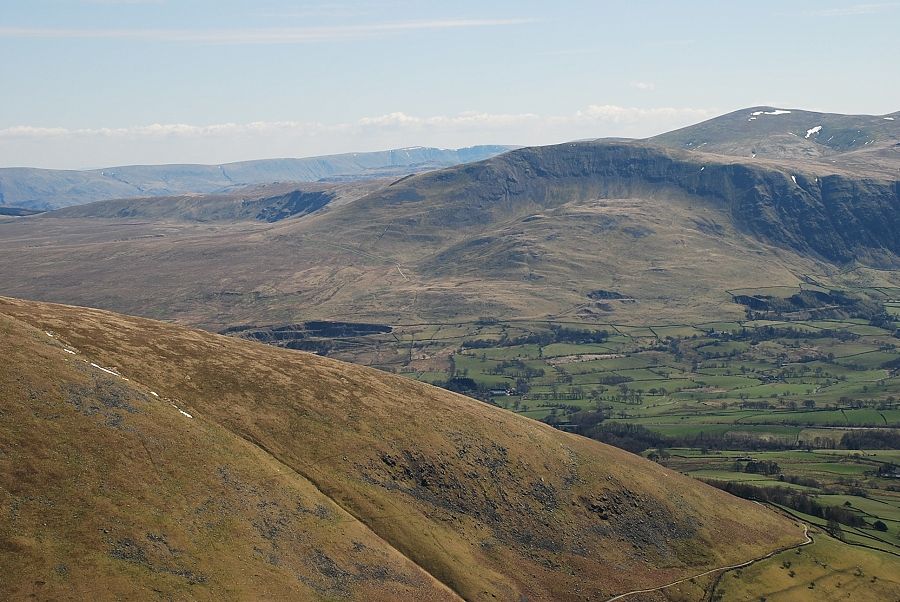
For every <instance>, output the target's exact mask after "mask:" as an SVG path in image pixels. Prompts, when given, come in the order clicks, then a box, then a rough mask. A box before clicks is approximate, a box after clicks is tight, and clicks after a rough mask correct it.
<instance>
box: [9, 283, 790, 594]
mask: <svg viewBox="0 0 900 602" xmlns="http://www.w3.org/2000/svg"><path fill="white" fill-rule="evenodd" d="M0 345H2V349H3V350H4V353H3V362H2V363H0V399H2V406H0V412H2V418H3V419H2V421H0V506H2V512H0V552H2V553H0V574H2V575H4V578H3V579H2V580H0V598H4V599H18V598H24V597H27V596H29V595H34V596H36V597H38V598H40V599H66V598H69V599H85V598H87V597H89V598H93V599H115V598H121V599H137V598H141V599H154V598H159V599H187V598H192V599H210V600H212V599H215V600H225V599H370V600H392V599H417V600H441V599H445V600H453V599H459V598H464V599H468V600H513V601H519V600H526V599H527V600H602V599H606V598H608V597H610V596H612V595H614V594H616V593H619V592H623V591H628V590H632V589H637V588H642V587H653V586H655V585H660V584H663V583H667V582H669V581H672V580H674V579H676V578H680V577H683V576H689V575H692V574H696V573H699V572H701V571H703V570H705V569H707V568H712V567H715V566H719V565H723V564H729V563H733V562H739V561H742V560H746V559H749V558H752V557H754V556H757V555H760V554H762V553H765V552H767V551H769V550H772V549H774V548H776V547H779V546H782V545H790V544H793V543H797V542H799V541H800V540H802V534H801V532H800V529H799V528H798V527H797V526H796V525H795V524H793V523H791V522H789V521H787V520H786V519H784V518H782V517H780V516H778V515H776V514H774V513H772V512H770V511H768V510H766V509H765V508H763V507H761V506H758V505H756V504H753V503H750V502H747V501H743V500H739V499H736V498H732V497H730V496H727V495H725V494H724V493H722V492H719V491H717V490H714V489H712V488H709V487H707V486H705V485H703V484H701V483H698V482H696V481H693V480H691V479H688V478H686V477H683V476H681V475H679V474H677V473H674V472H672V471H669V470H666V469H664V468H662V467H660V466H658V465H656V464H653V463H650V462H648V461H646V460H643V459H641V458H639V457H637V456H633V455H631V454H628V453H626V452H623V451H621V450H617V449H614V448H611V447H607V446H604V445H602V444H600V443H597V442H594V441H590V440H587V439H583V438H580V437H577V436H574V435H569V434H566V433H562V432H559V431H556V430H554V429H552V428H550V427H548V426H546V425H542V424H539V423H536V422H533V421H530V420H528V419H525V418H522V417H519V416H515V415H513V414H510V413H507V412H505V411H502V410H499V409H497V408H494V407H491V406H487V405H484V404H481V403H479V402H476V401H474V400H471V399H468V398H464V397H460V396H456V395H454V394H452V393H449V392H446V391H441V390H437V389H434V388H431V387H429V386H427V385H423V384H421V383H416V382H413V381H409V380H405V379H400V378H396V377H393V376H390V375H387V374H383V373H380V372H377V371H374V370H371V369H366V368H362V367H358V366H351V365H347V364H343V363H340V362H335V361H331V360H327V359H323V358H319V357H316V356H312V355H307V354H303V353H299V352H292V351H285V350H280V349H275V348H272V347H267V346H264V345H258V344H252V343H247V342H245V341H239V340H234V339H229V338H225V337H220V336H216V335H211V334H207V333H203V332H199V331H192V330H187V329H183V328H181V327H176V326H172V325H169V324H164V323H160V322H153V321H149V320H144V319H138V318H129V317H124V316H120V315H116V314H112V313H108V312H102V311H98V310H89V309H84V308H75V307H66V306H56V305H48V304H39V303H34V302H25V301H18V300H13V299H9V298H0ZM663 595H664V594H653V596H659V599H663V598H662V597H661V596H663ZM649 599H654V598H653V597H652V596H651V597H650V598H649Z"/></svg>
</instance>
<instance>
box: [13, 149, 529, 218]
mask: <svg viewBox="0 0 900 602" xmlns="http://www.w3.org/2000/svg"><path fill="white" fill-rule="evenodd" d="M512 148H515V147H512V146H499V145H490V146H473V147H468V148H461V149H455V150H453V149H440V148H426V147H412V148H402V149H396V150H388V151H381V152H370V153H345V154H341V155H327V156H322V157H308V158H302V159H261V160H257V161H241V162H237V163H226V164H222V165H193V164H184V165H181V164H174V165H129V166H121V167H107V168H103V169H92V170H84V171H75V170H58V169H35V168H29V167H9V168H0V207H4V206H5V207H20V208H25V209H44V210H45V209H58V208H60V207H68V206H71V205H80V204H83V203H90V202H93V201H100V200H106V199H117V198H126V197H150V196H171V195H179V194H184V193H189V192H190V193H210V192H222V191H227V190H230V189H234V188H236V187H242V186H247V185H252V184H269V183H272V182H316V181H320V180H326V181H346V180H358V179H364V178H377V177H385V176H398V175H406V174H409V173H415V172H420V171H427V170H431V169H438V168H441V167H449V166H453V165H458V164H459V163H467V162H470V161H479V160H481V159H486V158H488V157H492V156H494V155H497V154H499V153H502V152H505V151H508V150H510V149H512Z"/></svg>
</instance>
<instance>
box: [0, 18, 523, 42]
mask: <svg viewBox="0 0 900 602" xmlns="http://www.w3.org/2000/svg"><path fill="white" fill-rule="evenodd" d="M533 22H534V20H533V19H438V20H431V21H400V22H394V23H372V24H367V25H337V26H322V27H269V28H258V29H63V28H45V27H0V38H32V39H126V40H145V41H157V42H198V43H206V44H302V43H311V42H325V41H332V40H348V39H357V38H366V37H379V36H386V35H391V34H399V33H404V32H413V31H438V30H450V29H470V28H481V27H503V26H511V25H524V24H527V23H533Z"/></svg>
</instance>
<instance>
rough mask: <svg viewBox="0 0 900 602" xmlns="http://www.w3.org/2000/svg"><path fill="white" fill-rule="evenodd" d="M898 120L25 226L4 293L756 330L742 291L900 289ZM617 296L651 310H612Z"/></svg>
mask: <svg viewBox="0 0 900 602" xmlns="http://www.w3.org/2000/svg"><path fill="white" fill-rule="evenodd" d="M891 117H892V116H890V115H888V116H878V117H864V116H844V115H824V114H820V113H809V112H803V111H797V110H793V109H778V108H775V107H753V108H749V109H745V110H743V111H738V112H736V113H732V114H729V115H725V116H722V117H719V118H717V119H713V120H711V121H707V122H704V123H701V124H698V125H696V126H692V127H691V128H685V129H682V130H678V131H676V132H672V133H670V134H665V135H663V136H659V137H657V138H653V139H650V140H641V141H637V140H630V141H629V140H626V141H621V140H620V141H609V140H597V141H587V142H573V143H566V144H560V145H554V146H544V147H530V148H522V149H517V150H513V151H510V152H507V153H504V154H501V155H499V156H494V157H491V158H489V159H486V160H483V161H477V162H472V163H466V164H462V165H456V166H453V167H448V168H444V169H440V170H434V171H430V172H428V173H421V174H416V175H412V176H409V177H401V178H397V177H393V178H387V179H369V180H367V181H365V182H357V183H333V182H331V183H322V182H319V183H315V184H304V185H290V184H278V185H268V186H257V187H255V188H252V189H246V190H239V191H232V192H229V193H226V194H222V193H217V194H214V195H181V196H175V197H159V198H149V199H148V198H141V199H124V200H112V201H101V202H96V203H92V204H87V205H82V206H79V207H71V208H67V209H63V210H59V211H55V212H49V213H45V214H43V215H41V216H36V217H18V218H13V217H10V218H5V220H4V221H5V222H6V223H0V286H2V288H3V290H4V291H6V292H7V294H14V295H18V296H22V297H31V298H38V299H43V300H52V301H61V302H69V303H77V304H82V305H90V306H100V307H103V308H107V309H113V310H117V311H123V312H126V313H132V314H139V315H145V316H150V317H157V318H165V319H178V320H182V321H185V322H187V323H190V324H193V325H198V326H202V327H205V328H211V329H221V328H225V327H229V326H233V325H239V324H260V323H269V324H277V323H288V322H290V321H292V320H297V319H299V318H301V317H302V319H303V320H308V319H339V320H354V321H358V320H363V319H365V320H371V321H377V322H381V323H391V324H393V323H398V322H407V321H410V320H413V321H415V320H421V321H428V322H430V321H444V320H456V319H477V318H478V317H480V316H497V317H500V318H513V317H529V318H545V317H557V318H558V317H559V316H562V315H566V316H570V317H572V318H576V319H584V320H596V321H610V320H616V321H619V322H623V321H624V322H629V321H630V322H637V323H645V322H647V321H648V320H654V321H656V320H665V321H667V322H669V323H684V322H687V321H698V320H702V319H705V317H706V318H708V316H710V315H717V316H721V317H723V318H725V317H727V318H729V319H736V318H739V317H741V316H743V315H744V308H743V307H741V306H738V305H737V304H734V303H732V302H731V297H730V296H729V295H728V294H727V293H726V291H728V290H732V289H738V288H752V287H768V286H788V287H789V286H798V285H799V283H801V282H809V281H810V280H815V281H816V282H819V283H821V284H822V285H823V286H826V287H838V288H839V287H840V286H842V285H843V284H856V285H865V286H888V287H892V286H898V285H900V278H898V276H897V271H896V269H897V268H898V267H900V237H898V236H897V232H900V183H898V177H897V174H898V168H900V153H898V144H900V131H898V129H897V128H898V126H897V119H892V118H891ZM819 127H821V129H817V128H819ZM854 128H855V130H854V131H858V132H859V133H858V138H857V139H854V138H853V137H852V136H851V135H850V134H848V133H846V132H848V131H849V130H850V129H854ZM840 132H844V134H840ZM807 133H809V137H808V138H807V137H806V134H807ZM841 136H843V139H844V140H845V142H841V143H836V140H837V139H838V138H840V137H841ZM848 136H849V137H848ZM829 140H830V141H829ZM829 145H830V146H829ZM696 147H699V148H700V150H696ZM707 149H709V150H707ZM754 149H755V150H754ZM766 149H768V150H766ZM803 149H806V150H808V151H809V153H807V154H803V153H801V152H800V151H801V150H803ZM711 151H717V152H711ZM745 151H746V152H748V153H750V154H749V155H746V154H745ZM812 151H815V153H813V154H810V153H812ZM754 153H755V154H756V156H753V154H754ZM22 273H29V274H32V275H33V277H32V278H28V279H23V278H21V274H22ZM597 290H602V291H614V292H616V293H619V294H621V295H622V296H623V297H626V298H628V299H631V300H633V301H634V302H628V303H625V302H606V301H603V300H601V301H599V302H595V300H593V298H592V297H591V296H590V295H591V294H592V292H593V291H597Z"/></svg>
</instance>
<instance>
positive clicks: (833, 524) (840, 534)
mask: <svg viewBox="0 0 900 602" xmlns="http://www.w3.org/2000/svg"><path fill="white" fill-rule="evenodd" d="M828 532H829V533H831V536H832V537H834V538H835V539H840V540H841V541H844V529H843V528H842V527H841V523H839V522H837V519H834V518H829V519H828Z"/></svg>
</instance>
